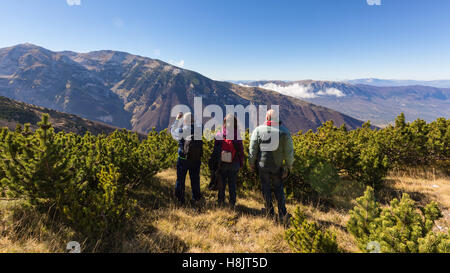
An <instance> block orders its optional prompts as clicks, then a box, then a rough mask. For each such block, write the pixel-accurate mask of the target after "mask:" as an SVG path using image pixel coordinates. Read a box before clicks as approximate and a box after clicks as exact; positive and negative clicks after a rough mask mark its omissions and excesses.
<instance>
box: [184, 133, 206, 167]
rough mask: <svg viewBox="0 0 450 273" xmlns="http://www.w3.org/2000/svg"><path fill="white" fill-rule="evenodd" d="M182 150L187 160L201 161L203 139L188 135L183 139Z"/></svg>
mask: <svg viewBox="0 0 450 273" xmlns="http://www.w3.org/2000/svg"><path fill="white" fill-rule="evenodd" d="M183 152H184V154H185V156H186V160H187V161H201V160H202V156H203V140H196V139H194V135H190V136H188V137H186V138H185V139H184V147H183Z"/></svg>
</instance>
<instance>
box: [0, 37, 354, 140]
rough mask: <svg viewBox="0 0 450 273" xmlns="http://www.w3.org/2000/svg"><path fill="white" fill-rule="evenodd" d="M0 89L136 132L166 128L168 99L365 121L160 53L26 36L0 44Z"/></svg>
mask: <svg viewBox="0 0 450 273" xmlns="http://www.w3.org/2000/svg"><path fill="white" fill-rule="evenodd" d="M0 95H3V96H6V97H9V98H12V99H16V100H20V101H24V102H27V103H31V104H34V105H38V106H44V107H48V108H52V109H56V110H59V111H63V112H68V113H73V114H77V115H80V116H82V117H84V118H88V119H91V120H97V121H102V122H105V123H108V124H111V125H114V126H119V127H125V128H129V129H133V130H136V131H138V132H143V133H146V132H149V131H150V130H151V129H152V128H153V127H155V128H156V129H157V130H161V129H164V128H167V127H168V125H169V122H170V111H171V109H172V107H173V106H175V105H178V104H186V105H189V106H190V107H192V106H193V100H194V97H196V96H201V97H202V98H203V103H204V105H208V104H218V105H220V106H222V107H223V106H225V105H236V104H241V105H244V106H246V105H249V104H252V103H253V104H255V105H260V104H264V105H272V104H275V105H280V108H281V113H280V114H281V118H282V119H283V120H284V122H285V124H286V125H287V126H288V127H289V128H290V129H291V130H292V131H294V132H295V131H298V130H308V129H316V128H317V127H318V126H320V125H321V124H322V123H323V122H325V121H327V120H334V122H335V123H336V124H337V125H338V126H340V125H341V124H342V123H346V124H347V127H348V128H350V129H353V128H357V127H359V126H360V125H361V124H362V122H361V121H359V120H356V119H354V118H352V117H350V116H347V115H343V114H341V113H339V112H337V111H334V110H330V109H327V108H325V107H322V106H316V105H313V104H310V103H307V102H305V101H302V100H299V99H296V98H293V97H288V96H284V95H281V94H279V93H277V92H273V91H269V90H266V89H262V88H255V87H243V86H240V85H236V84H232V83H229V82H218V81H213V80H211V79H208V78H206V77H204V76H202V75H200V74H198V73H196V72H193V71H189V70H185V69H181V68H179V67H175V66H172V65H170V64H167V63H165V62H162V61H160V60H154V59H150V58H145V57H141V56H136V55H131V54H128V53H124V52H116V51H96V52H90V53H75V52H67V51H66V52H52V51H49V50H47V49H44V48H42V47H38V46H35V45H31V44H22V45H17V46H13V47H9V48H3V49H0Z"/></svg>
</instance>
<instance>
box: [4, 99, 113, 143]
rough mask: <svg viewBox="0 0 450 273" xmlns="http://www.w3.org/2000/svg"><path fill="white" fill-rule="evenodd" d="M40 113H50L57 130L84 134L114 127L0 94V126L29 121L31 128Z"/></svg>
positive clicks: (13, 127) (109, 130) (38, 119)
mask: <svg viewBox="0 0 450 273" xmlns="http://www.w3.org/2000/svg"><path fill="white" fill-rule="evenodd" d="M42 114H49V115H50V122H51V123H52V124H53V126H54V128H55V129H56V130H57V131H65V132H73V133H77V134H84V133H86V132H87V131H89V132H91V133H93V134H101V133H105V134H108V133H111V132H113V131H115V130H116V129H118V128H116V127H112V126H109V125H106V124H103V123H101V122H96V121H90V120H87V119H84V118H80V117H78V116H76V115H71V114H66V113H61V112H58V111H55V110H51V109H47V108H43V107H38V106H34V105H31V104H26V103H22V102H18V101H14V100H11V99H8V98H5V97H1V96H0V127H8V128H9V129H11V130H13V129H15V128H16V125H17V124H25V123H30V124H32V125H31V128H32V129H36V128H37V125H36V124H37V122H39V121H40V120H41V117H42Z"/></svg>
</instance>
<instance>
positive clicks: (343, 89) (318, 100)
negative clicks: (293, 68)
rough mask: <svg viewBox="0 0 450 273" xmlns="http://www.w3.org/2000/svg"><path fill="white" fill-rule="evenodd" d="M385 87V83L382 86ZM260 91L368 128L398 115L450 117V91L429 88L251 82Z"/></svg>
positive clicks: (315, 82) (432, 117)
mask: <svg viewBox="0 0 450 273" xmlns="http://www.w3.org/2000/svg"><path fill="white" fill-rule="evenodd" d="M386 84H387V83H386ZM240 85H242V86H252V87H260V88H264V89H268V90H274V91H277V92H279V93H281V94H284V95H288V96H292V97H296V98H300V99H303V100H306V101H308V102H311V103H314V104H318V105H322V106H325V107H328V108H331V109H334V110H336V111H339V112H342V113H344V114H347V115H350V116H352V117H355V118H357V119H361V120H370V121H371V122H372V124H375V125H378V126H385V125H387V124H390V123H393V121H394V120H395V118H396V117H397V116H398V115H399V114H400V113H401V112H403V113H405V115H406V118H407V119H408V121H412V120H415V119H417V118H421V119H424V120H426V121H432V120H435V119H436V118H439V117H445V118H448V117H449V116H450V88H437V87H432V86H423V85H411V86H374V85H368V84H352V83H349V82H334V81H313V80H304V81H254V82H245V83H240Z"/></svg>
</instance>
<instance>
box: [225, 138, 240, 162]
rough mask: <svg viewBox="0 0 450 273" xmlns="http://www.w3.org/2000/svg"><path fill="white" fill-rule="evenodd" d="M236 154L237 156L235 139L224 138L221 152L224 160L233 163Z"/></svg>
mask: <svg viewBox="0 0 450 273" xmlns="http://www.w3.org/2000/svg"><path fill="white" fill-rule="evenodd" d="M235 156H236V148H235V146H234V143H233V140H229V139H224V140H222V152H221V160H222V162H226V163H232V162H233V160H234V158H235Z"/></svg>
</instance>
